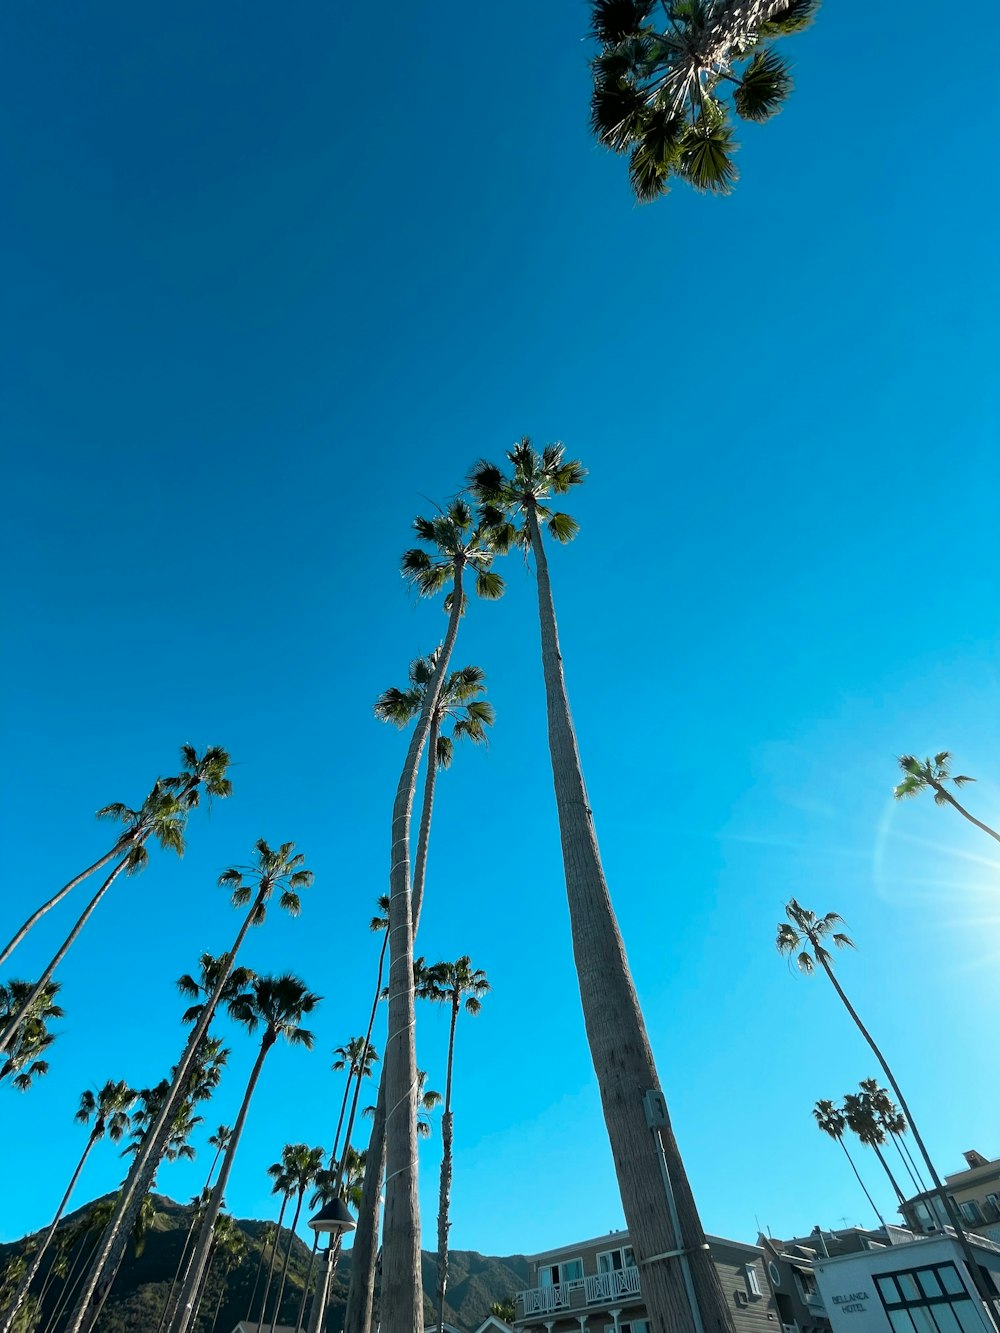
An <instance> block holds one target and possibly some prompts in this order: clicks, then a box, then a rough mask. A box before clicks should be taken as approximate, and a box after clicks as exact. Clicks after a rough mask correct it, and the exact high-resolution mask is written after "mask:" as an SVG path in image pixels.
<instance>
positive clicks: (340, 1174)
mask: <svg viewBox="0 0 1000 1333" xmlns="http://www.w3.org/2000/svg"><path fill="white" fill-rule="evenodd" d="M414 935H416V926H414ZM388 947H389V934H388V932H386V934H385V936H384V937H383V939H382V949H381V951H380V953H379V956H378V980H377V982H376V985H375V998H374V999H373V1000H372V1011H371V1014H370V1015H369V1017H368V1031H367V1032H366V1033H365V1045H364V1050H363V1051H362V1053H361V1068H362V1070H363V1069H364V1068H365V1066H366V1065H367V1063H368V1052H369V1050H370V1049H371V1044H372V1029H373V1028H374V1026H375V1016H376V1014H377V1013H378V1005H379V997H380V996H381V994H382V970H383V968H384V967H385V953H386V949H387V948H388ZM360 1097H361V1074H360V1073H359V1074H358V1080H357V1082H356V1083H355V1085H354V1096H353V1097H352V1099H351V1114H350V1115H349V1116H348V1118H347V1132H346V1134H345V1135H344V1151H343V1152H342V1153H341V1154H340V1161H339V1162H338V1164H337V1189H338V1190H339V1189H340V1186H341V1183H342V1181H343V1179H344V1168H345V1167H346V1165H347V1153H348V1150H349V1149H350V1146H351V1135H352V1134H353V1133H354V1118H355V1116H356V1115H357V1113H358V1101H359V1100H360Z"/></svg>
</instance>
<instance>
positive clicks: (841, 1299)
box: [813, 1227, 1000, 1333]
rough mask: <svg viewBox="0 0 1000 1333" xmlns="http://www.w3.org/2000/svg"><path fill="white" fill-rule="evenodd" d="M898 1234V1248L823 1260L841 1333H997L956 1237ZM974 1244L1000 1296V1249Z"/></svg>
mask: <svg viewBox="0 0 1000 1333" xmlns="http://www.w3.org/2000/svg"><path fill="white" fill-rule="evenodd" d="M891 1232H892V1233H893V1243H892V1244H891V1245H886V1246H875V1247H874V1248H872V1249H868V1250H861V1251H858V1252H856V1253H854V1254H841V1255H834V1256H831V1257H829V1258H827V1257H821V1258H818V1259H817V1260H816V1262H815V1264H814V1267H813V1271H814V1273H815V1276H816V1281H817V1284H818V1286H819V1294H820V1297H821V1299H822V1302H823V1306H824V1308H825V1310H826V1312H827V1314H828V1315H829V1318H830V1323H831V1326H832V1330H833V1333H994V1329H995V1326H994V1324H993V1323H992V1321H991V1320H990V1318H989V1316H988V1315H987V1313H986V1309H985V1307H984V1305H983V1302H982V1300H981V1299H980V1297H979V1294H978V1292H977V1291H976V1288H975V1286H974V1285H973V1282H972V1279H971V1277H970V1275H969V1270H968V1268H967V1267H966V1264H965V1261H964V1259H963V1257H962V1249H961V1246H960V1245H959V1243H958V1241H957V1240H956V1239H955V1233H954V1232H953V1231H938V1232H936V1233H935V1234H934V1235H933V1236H928V1235H923V1236H918V1235H915V1234H913V1233H912V1232H903V1230H902V1228H900V1227H892V1228H891ZM903 1236H906V1237H908V1239H905V1240H904V1239H903ZM972 1243H973V1246H974V1248H975V1250H976V1258H977V1260H978V1262H979V1267H980V1270H981V1271H982V1273H983V1275H984V1277H985V1278H986V1284H987V1286H988V1287H990V1288H992V1290H993V1291H994V1292H996V1293H997V1295H998V1297H1000V1245H994V1244H993V1243H992V1242H991V1241H988V1240H985V1239H981V1238H980V1237H975V1238H973V1241H972ZM995 1308H1000V1307H998V1306H995Z"/></svg>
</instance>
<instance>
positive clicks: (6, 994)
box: [0, 979, 63, 1092]
mask: <svg viewBox="0 0 1000 1333" xmlns="http://www.w3.org/2000/svg"><path fill="white" fill-rule="evenodd" d="M60 989H61V987H60V984H59V982H58V981H50V982H49V983H48V984H47V985H45V986H43V987H42V988H41V990H39V989H38V986H37V984H36V983H35V982H33V981H16V980H13V979H12V980H10V981H8V982H6V983H5V984H3V985H0V1024H4V1025H5V1024H7V1023H8V1021H9V1020H11V1019H12V1018H13V1016H14V1015H15V1014H18V1015H23V1017H21V1018H19V1019H14V1022H15V1023H17V1025H18V1026H17V1030H16V1031H15V1032H14V1034H13V1038H12V1040H11V1042H10V1044H9V1046H8V1050H7V1058H6V1060H4V1061H3V1063H2V1064H0V1082H3V1080H4V1079H5V1078H10V1079H11V1082H12V1083H13V1084H14V1087H15V1088H17V1089H18V1091H19V1092H27V1090H28V1088H30V1087H31V1084H32V1082H33V1080H34V1079H36V1078H42V1077H43V1076H44V1075H45V1074H47V1073H48V1072H49V1062H48V1061H47V1060H43V1059H41V1058H40V1057H41V1056H42V1055H43V1054H44V1053H45V1052H46V1051H47V1050H48V1048H49V1047H50V1046H51V1045H52V1043H53V1042H54V1041H55V1039H56V1035H57V1034H56V1033H54V1032H50V1031H49V1027H48V1025H49V1023H51V1022H52V1021H53V1019H59V1018H62V1017H63V1011H62V1009H61V1008H60V1007H59V1005H57V1004H56V1003H55V997H56V996H57V995H58V993H59V991H60Z"/></svg>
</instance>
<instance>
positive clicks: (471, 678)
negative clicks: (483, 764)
mask: <svg viewBox="0 0 1000 1333" xmlns="http://www.w3.org/2000/svg"><path fill="white" fill-rule="evenodd" d="M440 651H441V650H440V649H435V651H434V652H433V653H431V654H430V655H429V656H428V657H418V658H416V659H415V660H414V661H413V662H411V663H410V670H409V682H410V683H409V686H408V687H407V688H406V689H405V690H401V689H399V688H398V687H396V686H392V687H391V688H389V689H388V690H384V691H383V692H382V693H381V694H380V695H379V697H378V698H377V699H376V701H375V716H376V717H377V718H378V720H379V721H380V722H391V723H393V724H394V725H395V726H397V727H405V726H406V724H407V723H408V722H410V721H412V719H413V718H415V717H419V715H420V712H421V710H422V708H423V706H424V700H425V698H426V695H427V688H428V686H429V685H430V683H431V681H432V680H433V679H434V671H435V668H436V667H437V664H438V658H439V656H440ZM485 690H486V673H485V672H484V671H483V669H482V668H481V667H477V666H465V667H460V668H459V669H458V670H457V671H452V672H450V673H449V675H448V676H446V677H445V680H444V682H443V683H442V685H441V692H440V694H439V695H438V701H437V705H436V707H435V709H434V720H435V722H436V723H437V726H438V728H440V727H441V725H442V724H443V723H444V722H446V721H447V720H450V721H451V723H452V731H451V736H444V735H441V734H438V736H437V744H436V750H437V753H436V755H435V760H436V762H437V765H438V767H439V768H449V767H450V765H451V761H452V757H453V753H454V741H456V740H461V739H462V738H463V737H468V739H469V740H471V741H473V742H475V743H476V744H484V743H485V742H486V740H487V734H486V728H487V727H491V726H492V725H493V723H494V721H495V720H496V713H495V710H494V708H493V705H492V704H491V703H489V702H488V701H487V700H486V699H483V698H480V696H481V695H482V694H483V693H484V692H485Z"/></svg>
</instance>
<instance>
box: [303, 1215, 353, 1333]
mask: <svg viewBox="0 0 1000 1333" xmlns="http://www.w3.org/2000/svg"><path fill="white" fill-rule="evenodd" d="M307 1225H308V1226H309V1227H310V1228H311V1229H312V1230H313V1231H315V1232H316V1235H317V1238H318V1237H319V1236H321V1235H322V1234H323V1233H324V1232H325V1233H326V1234H327V1235H328V1236H329V1237H330V1240H329V1243H328V1244H327V1247H326V1249H325V1250H324V1251H323V1256H324V1257H323V1263H322V1265H321V1267H320V1274H319V1280H318V1281H317V1283H316V1297H315V1299H314V1300H313V1308H312V1313H311V1314H310V1316H309V1333H319V1331H320V1329H321V1328H322V1326H323V1320H324V1318H325V1316H326V1302H327V1298H328V1296H329V1293H330V1279H331V1278H332V1277H333V1270H334V1268H336V1266H337V1256H338V1255H339V1254H340V1241H341V1237H342V1236H343V1234H344V1232H345V1231H353V1230H354V1228H355V1227H356V1226H357V1225H358V1224H357V1222H355V1220H354V1218H353V1217H352V1216H351V1211H350V1209H349V1208H348V1206H347V1204H346V1203H345V1202H344V1200H343V1199H342V1198H341V1197H340V1196H339V1195H337V1196H336V1197H335V1198H333V1199H331V1200H330V1202H329V1203H327V1204H324V1206H323V1207H322V1208H321V1209H320V1210H319V1212H318V1213H317V1214H316V1216H315V1217H310V1219H309V1222H308V1224H307Z"/></svg>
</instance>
